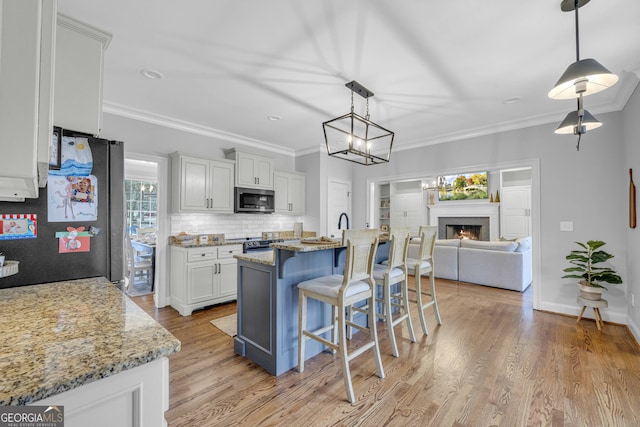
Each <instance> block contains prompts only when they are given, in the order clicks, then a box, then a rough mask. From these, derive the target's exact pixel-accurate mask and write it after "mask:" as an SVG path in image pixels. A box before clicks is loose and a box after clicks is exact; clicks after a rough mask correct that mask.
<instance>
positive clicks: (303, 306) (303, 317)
mask: <svg viewBox="0 0 640 427" xmlns="http://www.w3.org/2000/svg"><path fill="white" fill-rule="evenodd" d="M306 324H307V297H306V295H305V294H304V291H303V290H299V297H298V372H302V371H304V341H305V336H304V333H303V330H304V328H305V327H306Z"/></svg>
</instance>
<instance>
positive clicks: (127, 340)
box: [0, 277, 180, 405]
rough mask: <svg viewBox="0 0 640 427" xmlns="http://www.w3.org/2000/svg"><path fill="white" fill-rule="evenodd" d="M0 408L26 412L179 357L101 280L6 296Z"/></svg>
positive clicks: (171, 342) (0, 326)
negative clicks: (17, 407) (47, 400)
mask: <svg viewBox="0 0 640 427" xmlns="http://www.w3.org/2000/svg"><path fill="white" fill-rule="evenodd" d="M0 313H1V315H0V331H2V332H1V333H2V336H1V337H2V338H1V342H0V355H1V356H0V373H1V375H2V381H0V405H23V404H28V403H31V402H34V401H37V400H40V399H44V398H46V397H47V396H53V395H56V394H58V393H62V392H65V391H67V390H71V389H74V388H77V387H80V386H83V385H85V384H88V383H91V382H94V381H97V380H100V379H102V378H106V377H110V376H114V375H116V374H118V373H120V372H123V371H126V370H129V369H133V368H135V367H138V366H140V365H144V364H147V363H149V362H152V361H154V360H156V359H159V358H163V357H165V356H168V355H170V354H173V353H176V352H178V351H180V341H178V340H177V339H176V338H175V337H174V336H173V335H171V333H169V332H168V331H167V330H166V329H164V328H163V327H162V326H161V325H160V324H159V323H157V322H156V321H155V320H154V319H152V318H151V317H150V316H149V315H147V314H146V313H145V312H144V311H143V310H142V309H141V308H140V307H138V306H137V305H136V304H135V303H134V302H133V301H131V300H130V299H129V298H128V297H127V296H125V295H124V294H123V293H122V292H121V291H120V290H118V288H116V287H115V285H113V284H112V283H111V282H110V281H108V280H107V279H105V278H103V277H99V278H90V279H80V280H72V281H66V282H56V283H49V284H42V285H32V286H23V287H18V288H8V289H1V290H0Z"/></svg>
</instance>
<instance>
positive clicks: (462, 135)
mask: <svg viewBox="0 0 640 427" xmlns="http://www.w3.org/2000/svg"><path fill="white" fill-rule="evenodd" d="M639 82H640V65H639V66H638V67H634V68H632V69H630V70H625V71H623V73H622V76H621V78H620V80H619V82H618V84H617V85H616V87H617V91H616V94H615V96H614V98H613V100H611V101H610V102H606V103H600V104H593V103H590V104H589V110H590V111H591V112H593V113H594V114H603V113H609V112H614V111H621V110H622V109H623V108H624V107H625V105H626V104H627V102H628V101H629V98H630V97H631V95H632V94H633V92H634V91H635V89H636V87H637V86H638V83H639ZM103 111H104V112H105V113H109V114H114V115H117V116H122V117H126V118H130V119H133V120H139V121H142V122H147V123H151V124H155V125H159V126H164V127H168V128H171V129H177V130H181V131H184V132H189V133H193V134H197V135H203V136H207V137H211V138H215V139H219V140H222V141H225V142H229V143H233V144H240V145H243V146H245V147H251V148H255V149H259V150H266V151H269V152H272V153H274V154H279V155H283V156H291V157H294V158H295V157H298V156H305V155H308V154H314V153H318V152H320V153H321V152H322V151H323V150H324V149H326V147H325V146H324V145H323V144H320V145H316V146H312V147H309V148H305V149H302V150H296V151H294V150H291V149H289V148H286V147H282V146H279V145H275V144H272V143H269V142H266V141H261V140H257V139H253V138H248V137H246V136H242V135H237V134H234V133H230V132H225V131H221V130H218V129H214V128H210V127H206V126H201V125H198V124H195V123H191V122H186V121H183V120H178V119H174V118H171V117H167V116H163V115H159V114H155V113H151V112H148V111H143V110H138V109H135V108H131V107H127V106H124V105H120V104H116V103H113V102H109V101H105V102H104V103H103ZM564 114H566V111H564V110H561V111H560V110H558V111H553V112H549V113H546V114H542V115H538V116H534V117H530V118H528V119H526V120H520V119H518V120H513V121H507V122H501V123H497V124H492V125H489V126H481V127H477V128H473V129H467V130H464V131H461V132H452V133H448V134H443V135H438V136H434V137H430V138H426V139H420V140H416V141H412V142H408V143H404V144H402V145H400V144H396V145H394V148H393V151H394V152H397V151H407V150H414V149H418V148H423V147H427V146H430V145H436V144H443V143H446V142H453V141H459V140H464V139H469V138H475V137H480V136H487V135H492V134H495V133H501V132H509V131H514V130H518V129H525V128H529V127H533V126H540V125H546V124H551V123H554V124H557V123H559V122H560V120H561V119H562V117H563V116H564Z"/></svg>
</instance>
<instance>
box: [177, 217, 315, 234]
mask: <svg viewBox="0 0 640 427" xmlns="http://www.w3.org/2000/svg"><path fill="white" fill-rule="evenodd" d="M302 220H304V217H296V216H289V215H279V214H271V215H261V214H206V213H182V214H172V215H171V234H179V233H181V232H185V233H204V234H219V233H224V235H225V238H226V239H240V238H244V237H259V236H261V234H262V232H263V231H278V230H284V231H288V230H293V224H294V223H295V222H299V221H302Z"/></svg>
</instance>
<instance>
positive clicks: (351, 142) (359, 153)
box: [322, 80, 395, 166]
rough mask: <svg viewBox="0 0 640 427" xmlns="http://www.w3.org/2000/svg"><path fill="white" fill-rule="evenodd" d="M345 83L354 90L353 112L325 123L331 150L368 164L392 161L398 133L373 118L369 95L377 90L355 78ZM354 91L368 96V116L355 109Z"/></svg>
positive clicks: (334, 154)
mask: <svg viewBox="0 0 640 427" xmlns="http://www.w3.org/2000/svg"><path fill="white" fill-rule="evenodd" d="M345 86H346V87H348V88H349V89H350V90H351V112H350V113H347V114H345V115H344V116H340V117H336V118H335V119H332V120H329V121H326V122H324V123H322V129H323V130H324V139H325V142H326V145H327V153H328V154H329V155H330V156H332V157H337V158H340V159H343V160H348V161H350V162H354V163H358V164H361V165H365V166H371V165H376V164H380V163H388V162H389V159H390V157H391V146H392V145H393V138H394V136H395V134H394V133H393V132H391V131H390V130H388V129H385V128H383V127H382V126H380V125H378V124H376V123H374V122H372V121H371V120H370V119H369V98H370V97H372V96H373V92H371V91H370V90H368V89H367V88H365V87H364V86H362V85H361V84H360V83H358V82H356V81H355V80H354V81H352V82H349V83H346V84H345ZM354 92H357V93H358V95H360V96H362V97H363V98H365V99H366V100H367V113H366V115H365V116H364V117H362V116H361V115H359V114H356V113H355V112H354V106H353V94H354Z"/></svg>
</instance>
